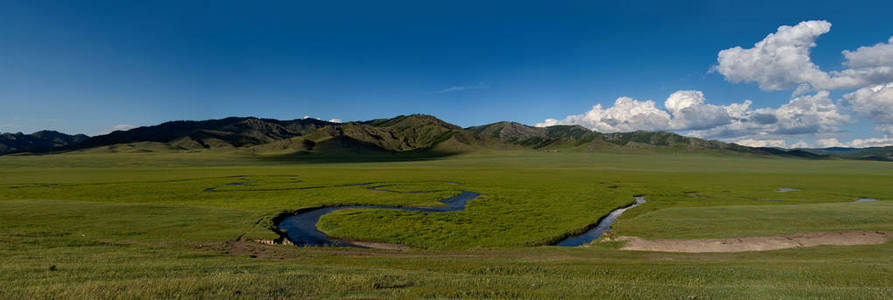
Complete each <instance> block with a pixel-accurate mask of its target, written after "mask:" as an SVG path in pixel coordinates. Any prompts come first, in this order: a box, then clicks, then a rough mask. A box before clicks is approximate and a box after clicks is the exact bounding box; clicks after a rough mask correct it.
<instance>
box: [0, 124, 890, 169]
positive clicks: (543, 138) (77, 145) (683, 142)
mask: <svg viewBox="0 0 893 300" xmlns="http://www.w3.org/2000/svg"><path fill="white" fill-rule="evenodd" d="M207 149H211V150H224V151H226V150H236V149H241V150H247V151H250V152H253V153H258V154H275V155H289V154H313V155H316V156H328V157H337V156H343V155H393V154H413V155H416V154H420V155H450V154H457V153H464V152H471V151H477V150H484V149H494V150H505V149H529V150H539V151H592V152H601V151H609V152H627V151H637V152H643V151H644V152H648V151H677V152H678V151H687V152H699V151H709V152H720V153H744V154H754V155H768V156H783V157H799V158H810V159H818V158H846V159H872V160H890V159H891V153H893V150H891V149H893V147H886V148H871V149H845V150H846V151H843V150H840V149H837V150H835V149H802V150H801V149H797V150H786V149H778V148H755V147H747V146H741V145H737V144H733V143H725V142H720V141H713V140H704V139H699V138H693V137H686V136H681V135H678V134H675V133H670V132H648V131H635V132H622V133H600V132H596V131H592V130H589V129H587V128H585V127H582V126H578V125H557V126H550V127H534V126H528V125H524V124H520V123H515V122H508V121H504V122H497V123H492V124H487V125H481V126H473V127H468V128H462V127H459V126H456V125H454V124H450V123H447V122H444V121H443V120H440V119H438V118H436V117H433V116H430V115H419V114H416V115H404V116H398V117H395V118H390V119H376V120H370V121H360V122H347V123H332V122H327V121H323V120H317V119H311V118H304V119H296V120H287V121H281V120H274V119H260V118H253V117H230V118H225V119H217V120H205V121H173V122H165V123H162V124H159V125H154V126H145V127H139V128H134V129H131V130H127V131H116V132H112V133H109V134H106V135H100V136H95V137H89V138H88V137H87V136H85V135H76V136H69V135H65V134H62V133H58V132H51V131H44V132H38V133H34V134H32V135H22V134H15V135H13V134H3V135H2V136H0V154H7V153H17V152H34V153H46V152H50V151H63V150H67V151H73V150H78V151H84V150H87V151H108V152H121V151H133V152H153V151H184V150H185V151H195V150H207Z"/></svg>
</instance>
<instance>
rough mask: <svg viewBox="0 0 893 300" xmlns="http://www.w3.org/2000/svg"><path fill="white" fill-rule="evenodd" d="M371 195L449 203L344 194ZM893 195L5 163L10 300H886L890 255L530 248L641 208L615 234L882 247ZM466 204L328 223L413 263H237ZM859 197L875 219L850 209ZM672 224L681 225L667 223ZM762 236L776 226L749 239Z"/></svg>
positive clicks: (592, 161)
mask: <svg viewBox="0 0 893 300" xmlns="http://www.w3.org/2000/svg"><path fill="white" fill-rule="evenodd" d="M447 181H460V182H462V183H464V185H462V186H457V185H455V184H449V183H445V182H447ZM366 182H385V183H401V184H406V185H401V186H399V187H397V188H399V189H401V190H402V191H412V190H442V191H443V192H438V193H421V194H407V193H389V192H383V191H373V190H369V189H366V188H365V187H361V186H354V187H351V186H339V185H346V184H356V183H366ZM889 182H893V168H890V164H889V163H880V162H860V161H806V160H793V159H766V158H758V159H754V158H743V157H728V156H712V155H695V154H686V155H673V154H663V155H624V154H590V153H533V152H494V153H483V154H475V155H464V156H456V157H452V158H450V159H447V160H431V161H419V162H387V163H354V164H301V163H300V162H295V161H271V160H255V159H249V158H246V157H241V156H239V155H236V154H232V153H182V154H171V153H161V154H159V153H145V154H130V153H121V154H92V153H74V154H65V155H55V156H20V157H15V156H12V157H0V220H2V221H0V298H28V297H39V298H51V297H56V298H65V297H76V298H113V297H143V298H147V297H155V298H160V297H180V296H182V297H187V298H198V297H218V298H229V297H235V296H245V297H248V298H258V297H319V298H344V297H354V298H394V297H401V296H403V297H407V298H415V297H434V298H450V297H469V298H485V297H492V298H519V297H520V298H556V297H570V298H605V297H622V298H688V297H692V296H694V297H698V298H709V297H713V298H785V297H795V298H797V297H800V298H802V297H807V298H808V297H813V298H815V297H829V298H885V297H887V298H889V297H891V296H893V288H891V286H893V279H891V278H893V277H891V276H889V275H890V273H891V270H893V265H891V261H893V259H891V254H893V251H891V250H893V248H891V247H893V246H891V245H893V244H891V243H887V244H882V245H868V246H848V247H815V248H804V249H790V250H783V251H770V252H760V253H737V254H678V253H677V254H674V253H647V252H646V253H637V252H626V251H618V250H616V249H614V247H612V245H610V244H608V245H601V244H596V245H594V246H593V247H590V248H580V249H563V248H558V247H527V246H532V245H542V244H544V243H546V242H548V241H550V240H552V239H554V238H556V237H560V236H562V235H564V234H567V233H569V232H573V231H576V230H579V229H581V228H585V227H586V225H588V224H590V223H592V222H595V221H597V220H598V219H599V218H600V217H601V216H602V215H604V214H606V213H607V212H608V211H610V210H611V209H612V208H614V207H617V206H621V205H623V204H626V203H628V202H630V201H631V199H632V195H634V194H648V203H647V204H646V205H643V206H640V207H637V208H635V209H632V210H630V211H628V212H626V213H625V214H624V215H623V216H622V217H621V218H620V220H619V221H618V223H617V224H616V227H615V228H617V231H618V232H617V234H618V235H627V233H629V234H628V235H640V236H647V237H655V238H674V237H701V236H705V237H706V236H715V237H728V236H742V235H762V234H774V233H789V232H803V231H816V230H840V229H867V230H871V229H876V230H889V229H890V220H889V217H888V216H889V215H891V207H890V206H889V205H888V204H886V203H887V201H888V200H889V199H893V186H891V185H890V184H889ZM233 183H239V184H233ZM319 186H324V188H307V187H319ZM780 187H792V188H799V189H801V190H802V191H798V192H789V193H777V192H775V190H776V189H777V188H780ZM207 188H214V189H215V191H214V192H204V190H205V189H207ZM305 188H306V189H305ZM459 189H464V190H470V191H475V192H479V193H482V194H484V195H486V196H485V197H483V198H481V199H478V200H474V201H472V202H470V203H469V205H468V209H467V210H466V211H460V212H450V213H441V214H427V215H426V214H424V213H411V212H396V211H383V210H354V211H343V212H338V213H336V214H332V215H329V216H326V217H324V218H323V221H324V224H322V228H323V229H324V230H325V231H326V232H327V233H330V234H333V235H337V236H344V237H349V238H357V239H368V240H377V241H384V242H392V243H403V244H407V245H410V246H414V247H416V248H417V249H416V250H412V251H407V252H390V251H381V250H344V249H304V248H296V247H289V246H270V247H268V250H269V249H272V250H269V251H272V253H273V254H270V253H267V254H263V255H256V256H258V257H257V258H251V257H250V256H249V253H244V254H241V253H239V252H235V250H234V249H233V248H231V247H230V246H229V244H228V243H230V242H231V241H233V240H235V239H237V238H239V237H240V236H241V237H245V238H249V239H253V238H265V239H268V238H271V237H274V236H273V235H272V233H271V232H270V231H268V230H266V229H265V227H266V226H268V225H269V224H268V223H267V222H269V218H271V217H272V216H274V215H276V214H278V213H281V212H282V211H287V210H296V209H300V208H306V207H315V206H322V205H343V204H381V205H412V206H431V205H438V200H439V199H443V198H445V197H448V196H451V195H453V194H455V193H456V192H457V191H458V190H459ZM860 197H871V198H879V199H881V201H879V202H875V203H851V202H852V201H855V200H856V199H858V198H860ZM766 200H789V201H803V202H797V203H794V202H773V201H766ZM724 216H725V217H724ZM676 217H686V218H687V219H688V220H689V221H688V222H681V223H679V224H671V223H672V221H673V218H676ZM752 218H756V220H760V221H761V222H764V223H765V225H760V224H755V223H754V222H745V221H750V220H753V219H752ZM835 222H836V223H835ZM775 224H783V225H784V226H773V225H775ZM657 227H660V228H662V230H657V229H655V228H657ZM652 229H654V230H652ZM698 229H702V230H698ZM646 231H647V232H648V233H650V234H651V235H647V234H646V233H645V232H646ZM703 232H709V233H703ZM699 234H700V235H699ZM258 246H259V245H258ZM264 249H267V248H264ZM228 252H229V254H228ZM234 254H237V255H234ZM251 255H254V254H251ZM280 258H282V259H280Z"/></svg>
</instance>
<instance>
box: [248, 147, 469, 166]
mask: <svg viewBox="0 0 893 300" xmlns="http://www.w3.org/2000/svg"><path fill="white" fill-rule="evenodd" d="M458 154H461V153H459V152H438V151H430V150H414V151H403V152H385V151H380V152H374V153H319V152H296V153H288V154H278V155H269V156H258V157H257V159H259V160H264V161H271V162H282V163H308V164H316V163H319V164H323V163H364V162H405V161H429V160H438V159H444V158H447V157H450V156H454V155H458Z"/></svg>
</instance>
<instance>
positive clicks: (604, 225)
mask: <svg viewBox="0 0 893 300" xmlns="http://www.w3.org/2000/svg"><path fill="white" fill-rule="evenodd" d="M643 203H645V196H636V203H633V204H630V205H627V206H625V207H621V208H618V209H615V210H612V211H611V213H609V214H608V215H607V216H604V217H602V219H601V220H599V221H598V224H596V225H595V227H592V229H589V230H587V231H586V232H584V233H582V234H579V235H574V236H569V237H567V238H565V239H564V240H561V241H560V242H558V243H556V244H555V246H563V247H578V246H583V245H586V244H589V243H592V241H594V240H597V239H598V238H599V237H600V236H602V233H605V231H607V230H609V229H611V224H614V221H617V217H619V216H620V215H621V214H623V212H625V211H626V210H628V209H630V208H633V207H636V206H639V205H642V204H643Z"/></svg>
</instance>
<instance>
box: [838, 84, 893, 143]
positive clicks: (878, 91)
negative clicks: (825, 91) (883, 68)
mask: <svg viewBox="0 0 893 300" xmlns="http://www.w3.org/2000/svg"><path fill="white" fill-rule="evenodd" d="M843 99H844V102H845V103H846V104H848V105H850V106H851V107H852V109H853V111H854V112H856V113H857V114H859V115H861V116H864V117H866V118H868V119H870V120H872V121H875V122H876V123H877V126H876V127H875V129H876V130H878V131H880V132H883V133H886V134H888V135H893V82H890V83H887V84H881V85H876V86H871V87H865V88H861V89H858V90H856V91H854V92H852V93H849V94H846V95H843Z"/></svg>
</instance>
